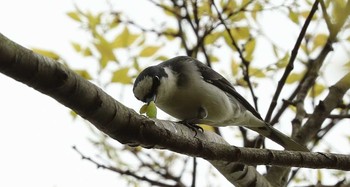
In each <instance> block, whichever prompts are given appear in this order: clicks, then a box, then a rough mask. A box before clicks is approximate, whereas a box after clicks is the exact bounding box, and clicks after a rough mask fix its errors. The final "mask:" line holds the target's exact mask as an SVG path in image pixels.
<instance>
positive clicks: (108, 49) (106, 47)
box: [95, 35, 117, 68]
mask: <svg viewBox="0 0 350 187" xmlns="http://www.w3.org/2000/svg"><path fill="white" fill-rule="evenodd" d="M96 38H97V39H98V41H97V42H96V43H95V47H96V49H97V50H98V51H99V52H100V55H101V59H100V65H101V67H103V68H104V67H106V65H107V63H108V62H109V61H114V62H117V58H116V57H115V55H114V52H113V47H112V45H111V44H110V42H108V41H107V40H106V39H105V38H104V37H103V36H101V35H98V36H97V37H96Z"/></svg>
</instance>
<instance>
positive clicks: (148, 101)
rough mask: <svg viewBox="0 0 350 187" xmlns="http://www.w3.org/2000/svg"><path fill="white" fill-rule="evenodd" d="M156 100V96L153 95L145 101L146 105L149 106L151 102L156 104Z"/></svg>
mask: <svg viewBox="0 0 350 187" xmlns="http://www.w3.org/2000/svg"><path fill="white" fill-rule="evenodd" d="M156 99H157V95H155V94H154V95H153V96H152V97H150V98H147V99H146V103H147V105H149V103H150V102H152V101H154V102H156Z"/></svg>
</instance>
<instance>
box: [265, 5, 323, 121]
mask: <svg viewBox="0 0 350 187" xmlns="http://www.w3.org/2000/svg"><path fill="white" fill-rule="evenodd" d="M317 6H318V0H316V1H315V2H314V4H313V6H312V8H311V11H310V13H309V15H308V17H307V18H306V20H305V23H304V25H303V27H302V29H301V31H300V34H299V36H298V39H297V41H296V43H295V45H294V48H293V50H292V54H291V57H290V59H289V62H288V65H287V67H286V69H285V71H284V73H283V75H282V77H281V79H280V80H279V81H278V85H277V89H276V91H275V94H274V96H273V98H272V101H271V104H270V107H269V110H268V112H267V114H266V117H265V121H267V122H269V121H270V119H271V116H272V113H273V111H274V109H275V107H276V105H277V100H278V98H279V95H280V94H281V91H282V89H283V87H284V85H285V83H286V80H287V77H288V76H289V74H290V72H292V70H293V69H294V61H295V59H296V57H297V55H298V50H299V48H300V45H301V42H302V40H303V38H304V36H305V33H306V30H307V28H308V27H309V24H310V22H311V20H312V17H313V16H314V14H315V12H316V10H317Z"/></svg>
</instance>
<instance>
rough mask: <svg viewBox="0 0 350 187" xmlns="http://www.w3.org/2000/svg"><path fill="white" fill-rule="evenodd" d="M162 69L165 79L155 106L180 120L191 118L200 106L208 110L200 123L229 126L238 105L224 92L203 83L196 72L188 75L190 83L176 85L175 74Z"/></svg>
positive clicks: (239, 108)
mask: <svg viewBox="0 0 350 187" xmlns="http://www.w3.org/2000/svg"><path fill="white" fill-rule="evenodd" d="M165 71H166V72H167V74H168V78H167V79H162V80H161V86H160V87H159V88H158V95H157V99H156V105H157V106H158V107H159V108H160V109H162V110H163V111H164V112H166V113H168V114H170V115H171V116H173V117H175V118H178V119H180V120H186V119H195V118H197V117H198V111H199V109H200V107H202V108H204V109H205V110H206V111H207V112H208V116H207V118H206V119H203V120H201V123H205V124H208V125H215V126H226V125H229V124H231V125H232V120H234V118H235V116H239V114H240V113H241V111H242V108H241V106H240V105H239V104H232V102H231V99H230V97H228V96H227V94H226V93H225V92H223V91H221V90H220V89H219V88H217V87H216V86H214V85H212V84H209V83H207V82H205V81H204V80H203V79H202V78H201V77H200V75H199V73H198V72H196V73H195V74H192V75H191V76H189V77H190V78H191V80H189V82H190V83H191V84H188V85H186V86H183V87H178V85H177V84H176V82H177V79H178V77H177V75H175V74H173V73H172V72H171V70H169V69H167V68H166V69H165ZM162 81H163V82H162ZM198 81H200V82H198Z"/></svg>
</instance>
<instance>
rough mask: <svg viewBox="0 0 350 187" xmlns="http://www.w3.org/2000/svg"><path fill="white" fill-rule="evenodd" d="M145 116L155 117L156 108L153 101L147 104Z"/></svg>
mask: <svg viewBox="0 0 350 187" xmlns="http://www.w3.org/2000/svg"><path fill="white" fill-rule="evenodd" d="M146 115H147V116H148V117H150V118H156V117H157V107H156V104H155V103H154V102H153V101H151V102H150V103H149V104H148V107H147V112H146Z"/></svg>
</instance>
